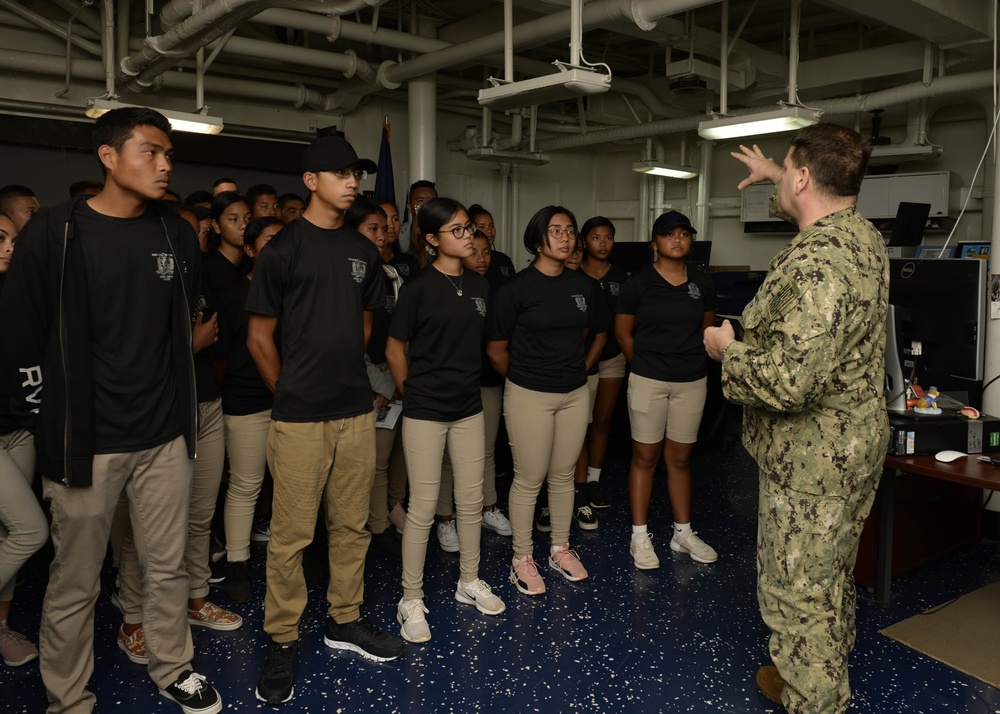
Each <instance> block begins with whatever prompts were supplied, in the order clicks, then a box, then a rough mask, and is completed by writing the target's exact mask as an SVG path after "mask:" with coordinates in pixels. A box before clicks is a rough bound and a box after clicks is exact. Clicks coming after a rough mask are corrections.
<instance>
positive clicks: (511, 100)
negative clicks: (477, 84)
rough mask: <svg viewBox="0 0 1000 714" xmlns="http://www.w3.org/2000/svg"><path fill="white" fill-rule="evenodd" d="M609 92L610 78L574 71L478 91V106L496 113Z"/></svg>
mask: <svg viewBox="0 0 1000 714" xmlns="http://www.w3.org/2000/svg"><path fill="white" fill-rule="evenodd" d="M560 69H562V68H560ZM609 89H611V75H609V74H602V73H601V72H595V71H593V70H590V69H584V68H582V67H574V68H573V69H569V70H566V69H563V71H561V72H556V73H554V74H547V75H544V76H542V77H532V78H531V79H524V80H521V81H519V82H508V83H506V84H497V85H496V86H493V87H487V88H486V89H480V90H479V104H480V106H484V107H489V108H490V109H495V110H497V111H507V110H510V109H520V108H521V107H530V106H532V105H534V104H545V103H547V102H558V101H561V100H563V99H574V98H576V97H583V96H587V95H590V94H601V93H602V92H607V91H608V90H609Z"/></svg>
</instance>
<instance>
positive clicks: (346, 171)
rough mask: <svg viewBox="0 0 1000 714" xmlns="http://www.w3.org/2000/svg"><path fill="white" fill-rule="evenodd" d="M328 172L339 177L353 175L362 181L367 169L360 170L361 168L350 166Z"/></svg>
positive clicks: (366, 175) (366, 176)
mask: <svg viewBox="0 0 1000 714" xmlns="http://www.w3.org/2000/svg"><path fill="white" fill-rule="evenodd" d="M330 173H332V174H333V175H334V176H336V177H337V178H339V179H346V178H351V176H353V177H354V178H356V179H357V180H358V181H364V180H365V179H366V178H368V172H367V171H362V170H361V169H351V168H347V169H334V170H333V171H331V172H330Z"/></svg>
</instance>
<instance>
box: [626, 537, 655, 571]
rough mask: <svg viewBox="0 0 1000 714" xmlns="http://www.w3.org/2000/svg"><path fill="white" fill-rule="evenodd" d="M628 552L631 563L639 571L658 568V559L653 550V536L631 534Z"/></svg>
mask: <svg viewBox="0 0 1000 714" xmlns="http://www.w3.org/2000/svg"><path fill="white" fill-rule="evenodd" d="M628 551H629V553H631V554H632V561H633V562H634V563H635V567H637V568H639V570H655V569H656V568H659V567H660V559H659V558H657V557H656V551H655V550H653V536H651V535H649V533H633V534H632V543H631V544H630V545H629V547H628Z"/></svg>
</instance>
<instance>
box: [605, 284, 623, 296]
mask: <svg viewBox="0 0 1000 714" xmlns="http://www.w3.org/2000/svg"><path fill="white" fill-rule="evenodd" d="M604 289H605V290H607V291H608V292H609V293H611V294H612V295H617V294H618V293H620V292H621V291H622V284H621V283H604Z"/></svg>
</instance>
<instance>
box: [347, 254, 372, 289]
mask: <svg viewBox="0 0 1000 714" xmlns="http://www.w3.org/2000/svg"><path fill="white" fill-rule="evenodd" d="M348 260H350V261H351V277H352V278H354V282H356V283H363V282H364V281H365V275H366V274H367V273H368V265H367V264H366V263H365V261H363V260H361V259H360V258H348Z"/></svg>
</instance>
